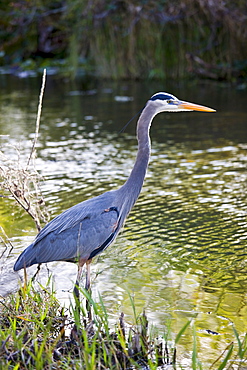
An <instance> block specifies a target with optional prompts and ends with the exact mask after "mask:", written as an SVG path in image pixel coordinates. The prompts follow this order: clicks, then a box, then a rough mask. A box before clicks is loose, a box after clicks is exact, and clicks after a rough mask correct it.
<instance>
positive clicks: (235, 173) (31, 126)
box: [0, 75, 247, 368]
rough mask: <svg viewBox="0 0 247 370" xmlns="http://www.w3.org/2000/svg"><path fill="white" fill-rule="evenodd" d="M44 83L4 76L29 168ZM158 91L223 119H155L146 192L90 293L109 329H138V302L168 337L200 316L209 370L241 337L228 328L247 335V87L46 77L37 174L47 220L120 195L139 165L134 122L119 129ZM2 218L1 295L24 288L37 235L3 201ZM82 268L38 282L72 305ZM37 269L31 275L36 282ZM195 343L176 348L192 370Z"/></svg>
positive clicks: (1, 113)
mask: <svg viewBox="0 0 247 370" xmlns="http://www.w3.org/2000/svg"><path fill="white" fill-rule="evenodd" d="M40 84H41V78H36V77H33V78H29V79H20V78H18V77H14V76H7V75H2V76H0V86H1V90H0V135H1V136H0V141H1V151H2V153H4V155H5V157H6V158H7V159H8V160H10V159H11V160H12V161H13V162H14V163H20V165H21V164H23V163H24V165H23V166H24V167H25V163H26V160H27V157H28V154H29V152H30V148H31V145H32V143H31V139H32V138H33V133H34V131H35V120H36V111H37V104H38V96H39V89H40ZM158 91H167V92H170V93H172V94H174V95H176V96H178V97H179V98H181V99H182V100H187V101H191V102H194V103H198V104H203V105H207V106H209V107H212V108H215V109H216V110H217V113H200V112H181V113H179V114H174V113H162V114H160V115H159V116H157V117H156V118H155V119H154V122H153V125H152V128H151V138H152V156H151V160H150V165H149V168H148V173H147V176H146V179H145V183H144V186H143V190H142V192H141V195H140V198H139V200H138V202H137V204H136V205H135V207H134V209H133V210H132V212H131V214H130V216H129V218H128V220H127V222H126V224H125V228H124V230H123V232H122V233H121V235H120V236H119V237H118V239H117V241H116V243H115V244H114V245H112V246H110V247H109V248H108V249H107V250H106V251H104V252H103V253H102V254H101V255H100V256H99V257H98V258H96V259H95V260H94V262H93V266H92V279H93V286H92V288H93V294H94V296H95V297H97V296H98V293H100V294H101V296H102V297H103V300H104V303H105V305H106V307H107V309H108V311H109V315H110V318H111V319H112V321H113V322H115V321H116V318H117V316H118V314H119V312H121V311H123V312H124V313H125V315H126V319H127V320H129V321H130V322H131V320H132V319H131V318H132V317H133V313H132V309H131V304H130V300H129V295H131V296H132V297H133V299H134V301H135V304H136V308H137V311H138V312H141V311H142V310H143V308H145V310H146V312H147V315H148V318H149V319H150V322H151V323H153V324H154V325H155V326H156V327H157V328H158V330H159V333H160V334H163V333H166V332H167V327H169V328H170V329H169V330H170V339H171V340H172V339H174V337H175V336H176V334H177V333H178V331H179V330H180V329H181V328H182V326H183V325H184V324H185V323H186V322H187V320H188V319H191V318H194V322H195V327H196V331H197V335H198V343H197V344H198V353H199V357H200V359H201V361H202V362H203V363H204V364H205V366H206V367H205V368H207V366H209V364H211V363H212V362H213V361H214V360H215V359H216V358H217V356H218V355H219V353H220V351H223V350H224V349H225V348H226V346H227V345H228V344H229V343H230V342H231V341H232V340H235V339H234V338H235V337H234V334H233V329H232V326H233V325H234V326H235V328H236V329H237V331H238V332H239V334H240V337H242V336H243V335H244V333H245V332H246V328H247V306H246V301H247V297H246V293H247V266H246V255H247V248H246V240H247V220H246V209H247V208H246V207H247V198H246V188H247V170H246V164H247V152H246V149H247V105H246V102H247V89H246V88H245V86H242V85H239V86H234V87H233V86H229V85H224V84H215V83H208V82H187V83H184V84H176V83H174V82H170V83H167V84H163V83H162V82H148V83H128V82H123V83H121V84H117V83H112V82H97V83H96V82H95V81H92V82H90V88H89V87H88V86H87V89H85V83H84V82H83V81H77V82H76V83H73V84H72V83H71V82H69V81H66V80H59V79H57V78H55V77H52V76H48V78H47V83H46V90H45V96H44V101H43V110H42V118H41V124H40V134H39V140H38V149H37V159H36V169H37V170H38V171H39V173H40V174H41V175H42V176H43V181H42V182H41V190H42V193H43V196H44V198H45V201H46V204H47V209H48V210H49V212H50V214H51V218H53V217H54V216H56V215H57V214H59V213H60V212H62V211H63V210H65V209H67V208H68V207H70V206H72V205H74V204H76V203H78V202H80V201H83V200H85V199H87V198H90V197H92V196H95V195H98V194H100V193H102V192H104V191H106V190H109V189H115V188H117V187H118V186H120V185H121V184H122V183H123V182H124V181H125V179H126V178H127V176H128V175H129V173H130V171H131V168H132V166H133V163H134V160H135V155H136V150H137V145H136V138H135V122H136V120H134V121H133V122H132V123H131V124H130V125H129V126H128V127H127V128H126V129H125V131H124V132H123V133H120V130H121V129H122V127H123V126H124V125H125V124H126V122H128V121H129V119H130V118H131V117H133V116H134V115H135V114H136V113H137V112H138V111H139V110H140V109H141V108H142V107H143V105H144V104H145V102H146V100H147V99H148V98H149V97H150V96H151V95H152V94H154V93H155V92H158ZM16 148H17V149H18V153H19V157H18V154H17V149H16ZM18 161H19V162H18ZM0 217H1V218H0V226H1V227H2V228H3V229H4V231H5V233H6V234H7V235H8V237H9V239H10V241H11V243H12V244H13V246H14V248H13V249H12V250H11V252H10V253H8V251H6V250H5V246H4V245H3V244H2V247H1V248H2V250H3V252H4V253H3V254H2V252H1V254H2V257H1V270H0V273H1V276H0V283H1V285H0V294H2V295H5V294H7V293H9V292H11V291H14V290H15V289H17V287H18V284H19V283H18V276H22V272H20V273H19V275H18V274H17V273H14V272H13V271H12V268H13V263H14V261H15V259H16V258H17V256H18V255H19V253H20V252H21V250H23V249H24V248H25V247H26V246H28V245H29V244H30V243H31V242H32V240H33V238H34V236H35V235H36V229H35V225H34V224H33V222H32V220H31V219H30V217H29V216H28V215H26V214H25V212H24V211H22V210H21V209H19V208H18V207H17V206H16V204H15V203H14V201H13V200H11V199H9V198H1V199H0ZM0 246H1V245H0ZM76 270H77V268H76V266H75V265H73V264H70V263H66V262H65V263H61V262H60V263H57V262H54V263H50V264H48V265H47V266H44V267H43V268H42V272H41V273H40V280H41V281H42V283H45V282H44V281H45V280H46V279H47V275H48V274H49V273H51V274H52V276H53V279H52V280H53V282H54V285H55V289H56V290H57V296H58V297H59V299H60V300H61V302H64V303H65V304H67V303H68V302H69V297H70V294H71V293H70V292H71V289H72V286H73V282H74V279H75V275H76ZM35 271H36V267H31V268H30V269H28V272H29V273H30V276H32V273H34V272H35ZM66 302H67V303H66ZM235 341H236V340H235ZM192 342H193V338H192V335H191V330H190V328H189V329H188V330H187V331H186V332H185V334H184V335H183V337H182V338H181V339H180V342H179V345H178V354H181V363H182V365H183V366H184V368H187V367H186V366H188V368H189V365H188V363H189V362H190V358H191V351H192Z"/></svg>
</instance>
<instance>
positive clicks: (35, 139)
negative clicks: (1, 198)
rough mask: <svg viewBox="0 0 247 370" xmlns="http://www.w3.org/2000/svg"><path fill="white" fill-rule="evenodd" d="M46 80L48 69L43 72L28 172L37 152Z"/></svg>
mask: <svg viewBox="0 0 247 370" xmlns="http://www.w3.org/2000/svg"><path fill="white" fill-rule="evenodd" d="M45 79H46V69H44V72H43V78H42V86H41V90H40V95H39V105H38V112H37V119H36V129H35V136H34V139H33V146H32V149H31V152H30V156H29V158H28V161H27V167H26V170H27V168H28V166H29V164H30V161H31V158H32V156H33V154H34V152H35V147H36V144H37V140H38V135H39V124H40V117H41V111H42V101H43V95H44V90H45Z"/></svg>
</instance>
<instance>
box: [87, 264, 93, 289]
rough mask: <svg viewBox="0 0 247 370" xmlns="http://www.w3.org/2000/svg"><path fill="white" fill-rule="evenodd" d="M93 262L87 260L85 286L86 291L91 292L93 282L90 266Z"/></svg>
mask: <svg viewBox="0 0 247 370" xmlns="http://www.w3.org/2000/svg"><path fill="white" fill-rule="evenodd" d="M91 261H92V260H87V262H86V284H85V289H86V290H88V291H89V290H90V286H91V281H90V265H91Z"/></svg>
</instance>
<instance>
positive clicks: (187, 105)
mask: <svg viewBox="0 0 247 370" xmlns="http://www.w3.org/2000/svg"><path fill="white" fill-rule="evenodd" d="M178 107H179V108H182V109H188V110H197V111H200V112H216V110H215V109H212V108H208V107H204V105H198V104H193V103H187V102H186V101H181V103H180V104H179V105H178Z"/></svg>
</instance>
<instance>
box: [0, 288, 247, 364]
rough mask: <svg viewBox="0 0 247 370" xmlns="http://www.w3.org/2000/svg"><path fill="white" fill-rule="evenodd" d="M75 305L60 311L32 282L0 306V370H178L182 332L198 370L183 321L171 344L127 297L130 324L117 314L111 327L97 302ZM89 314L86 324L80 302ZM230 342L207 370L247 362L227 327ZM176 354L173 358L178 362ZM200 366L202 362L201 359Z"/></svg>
mask: <svg viewBox="0 0 247 370" xmlns="http://www.w3.org/2000/svg"><path fill="white" fill-rule="evenodd" d="M81 295H82V297H81V301H80V303H78V302H77V305H75V303H74V302H71V306H70V309H69V310H68V309H67V310H66V309H64V308H63V307H61V306H60V304H59V302H58V300H57V299H56V297H55V294H54V292H53V291H50V289H48V288H47V287H44V286H39V288H38V289H37V288H36V289H35V288H34V286H33V285H32V282H29V283H28V284H26V285H24V286H23V287H21V288H20V289H19V291H18V292H16V293H15V294H12V295H10V296H8V297H6V298H4V299H3V298H2V300H1V301H0V312H1V316H0V343H1V347H0V368H1V369H3V370H7V369H8V370H9V369H16V370H17V369H40V370H41V369H86V370H92V369H114V370H115V369H130V368H134V369H137V368H145V369H148V368H149V369H158V368H160V367H161V366H163V367H165V366H168V365H169V366H170V367H169V369H170V368H173V367H174V368H175V367H176V368H177V369H182V368H183V367H182V366H180V364H179V361H178V360H177V359H176V357H177V352H176V347H177V346H178V345H179V343H180V340H181V338H182V337H183V335H184V334H185V332H188V331H190V333H191V337H192V338H193V345H192V348H191V369H193V370H196V369H203V365H202V362H201V360H200V359H199V355H198V351H197V333H196V329H195V326H194V323H193V321H188V322H187V323H186V324H185V325H184V326H183V327H182V328H181V329H180V331H179V332H178V334H177V336H176V338H175V340H174V343H173V344H171V339H170V338H171V335H170V331H169V329H167V332H166V333H163V335H161V334H160V333H159V332H158V330H157V329H156V328H154V327H150V324H149V322H148V319H147V316H146V314H145V312H143V313H142V314H140V315H138V314H137V313H136V308H135V302H134V300H133V299H132V298H131V296H129V299H130V305H131V306H132V311H133V323H131V324H130V323H127V322H126V321H125V318H124V314H123V313H121V314H120V317H119V319H118V320H116V324H115V326H113V325H110V323H109V318H108V312H107V309H106V307H105V305H104V302H103V300H102V298H101V296H99V298H98V301H97V302H96V301H95V300H93V299H92V297H91V295H90V293H88V292H86V291H85V290H82V291H81ZM86 300H87V301H88V306H90V307H91V310H92V318H93V319H92V320H90V319H89V318H88V311H87V309H86V305H85V301H86ZM233 332H234V335H235V338H236V341H234V342H232V343H230V344H229V345H228V346H227V347H226V348H225V350H224V351H223V352H222V353H221V354H219V356H218V358H216V359H215V361H214V362H213V363H212V364H211V365H210V367H209V368H210V369H213V370H222V369H232V368H233V367H232V366H233V364H235V365H234V369H244V366H246V362H247V356H246V355H247V335H245V337H244V338H243V339H242V340H241V339H240V337H239V334H238V333H237V331H236V329H235V328H234V327H233ZM181 356H182V354H179V358H181ZM204 360H205V359H204Z"/></svg>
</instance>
